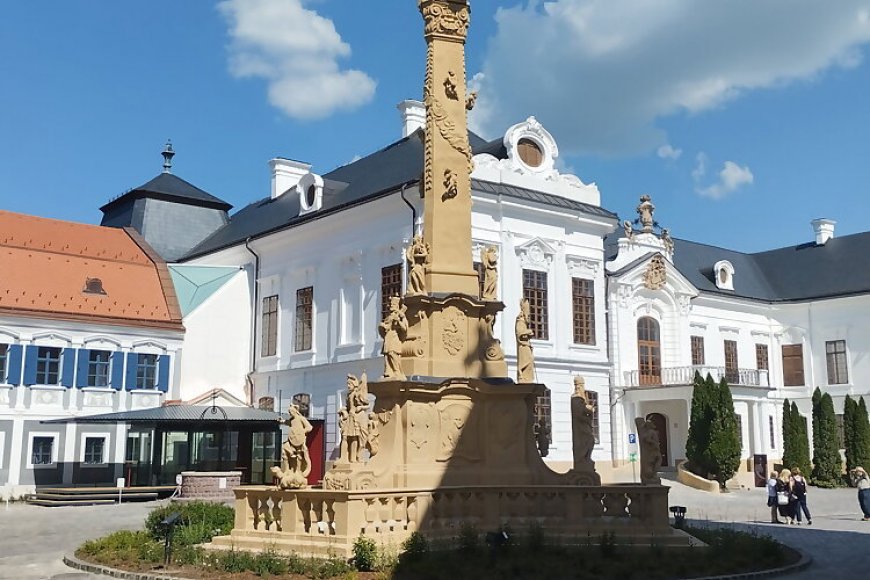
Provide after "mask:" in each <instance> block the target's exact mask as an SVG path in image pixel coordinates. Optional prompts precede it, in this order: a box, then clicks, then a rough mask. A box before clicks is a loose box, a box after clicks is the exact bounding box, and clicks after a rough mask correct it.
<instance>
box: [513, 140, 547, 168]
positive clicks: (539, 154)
mask: <svg viewBox="0 0 870 580" xmlns="http://www.w3.org/2000/svg"><path fill="white" fill-rule="evenodd" d="M517 153H519V156H520V160H522V162H523V163H525V164H526V165H528V166H529V167H538V166H540V165H541V163H542V162H543V160H544V152H543V151H541V146H540V145H538V144H537V143H535V142H534V141H532V140H531V139H528V138H526V137H524V138H522V139H520V140H519V142H518V143H517Z"/></svg>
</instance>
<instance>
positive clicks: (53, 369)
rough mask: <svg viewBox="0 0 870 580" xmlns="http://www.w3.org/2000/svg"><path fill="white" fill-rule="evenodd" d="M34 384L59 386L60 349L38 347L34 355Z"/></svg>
mask: <svg viewBox="0 0 870 580" xmlns="http://www.w3.org/2000/svg"><path fill="white" fill-rule="evenodd" d="M36 384H38V385H57V384H60V349H59V348H51V347H47V346H40V347H39V350H38V351H37V355H36Z"/></svg>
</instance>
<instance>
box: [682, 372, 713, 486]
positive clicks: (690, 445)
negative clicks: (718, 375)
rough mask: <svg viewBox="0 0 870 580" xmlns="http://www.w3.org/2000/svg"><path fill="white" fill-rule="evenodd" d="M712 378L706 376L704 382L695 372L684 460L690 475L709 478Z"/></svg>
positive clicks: (699, 374)
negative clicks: (690, 472)
mask: <svg viewBox="0 0 870 580" xmlns="http://www.w3.org/2000/svg"><path fill="white" fill-rule="evenodd" d="M712 383H713V378H712V377H711V376H710V375H709V374H708V375H707V378H706V380H705V379H704V378H703V377H701V373H699V372H698V371H695V379H694V384H693V387H692V410H691V414H690V418H689V435H688V438H687V440H686V459H687V460H688V467H689V470H691V471H692V473H695V474H697V475H700V476H701V477H709V476H710V472H711V467H712V465H711V463H710V455H709V452H708V445H709V442H710V427H711V424H712V422H713V401H712V396H711V395H712V393H711V390H710V385H711V384H712Z"/></svg>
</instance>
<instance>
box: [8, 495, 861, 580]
mask: <svg viewBox="0 0 870 580" xmlns="http://www.w3.org/2000/svg"><path fill="white" fill-rule="evenodd" d="M665 484H667V485H669V486H671V492H670V500H669V503H670V505H684V506H686V507H687V509H688V511H687V514H686V515H687V518H688V520H689V521H690V523H692V522H695V523H699V524H701V523H710V524H716V525H733V526H735V527H738V528H740V529H744V530H749V531H755V532H757V533H760V534H768V535H770V536H773V537H774V538H776V539H778V540H780V541H782V542H784V543H785V544H788V545H790V546H794V547H795V548H798V549H800V550H803V551H805V552H807V553H809V554H810V555H811V556H812V557H813V565H812V566H811V567H810V568H809V569H807V570H806V571H804V572H800V573H798V574H795V575H792V576H790V577H791V578H799V579H810V578H824V579H831V580H833V579H838V578H865V577H867V574H868V570H870V522H863V521H861V517H860V511H859V509H858V501H857V497H856V495H857V494H856V492H855V490H853V489H835V490H822V489H816V488H810V493H809V502H808V503H809V508H810V511H811V512H812V514H813V525H812V526H807V525H806V523H804V525H802V526H787V525H772V524H770V523H769V517H770V510H769V508H767V506H766V501H767V494H766V491H765V490H764V489H752V490H741V491H734V492H731V493H724V494H709V493H706V492H702V491H698V490H695V489H691V488H688V487H686V486H683V485H681V484H678V483H675V482H671V481H665ZM162 503H163V502H148V503H127V504H122V505H120V506H118V505H109V506H92V507H62V508H43V507H35V506H28V505H22V504H11V505H9V507H8V508H7V507H4V506H3V505H2V504H0V530H2V536H0V537H2V540H0V579H4V580H7V579H8V580H37V579H39V580H44V579H51V580H84V579H103V578H105V576H94V575H91V574H85V573H82V572H78V571H76V570H73V569H72V568H68V567H67V566H66V565H64V563H63V562H62V561H61V558H62V557H63V555H64V554H68V553H72V552H73V551H74V550H75V548H76V547H78V546H79V545H80V544H81V543H82V542H84V541H85V540H87V539H90V538H96V537H99V536H102V535H105V534H107V533H109V532H111V531H114V530H121V529H141V527H142V524H143V522H144V520H145V516H146V515H147V514H148V512H149V511H150V510H152V509H154V508H155V507H157V506H158V505H161V504H162Z"/></svg>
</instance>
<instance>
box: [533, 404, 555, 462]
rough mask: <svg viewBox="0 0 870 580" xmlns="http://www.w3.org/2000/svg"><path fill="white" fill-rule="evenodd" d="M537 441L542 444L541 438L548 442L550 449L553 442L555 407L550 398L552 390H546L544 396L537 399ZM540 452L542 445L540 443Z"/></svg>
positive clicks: (535, 427) (535, 426) (535, 428)
mask: <svg viewBox="0 0 870 580" xmlns="http://www.w3.org/2000/svg"><path fill="white" fill-rule="evenodd" d="M534 430H535V441H538V442H540V440H541V436H543V437H545V438H546V440H547V443H546V446H547V447H548V448H549V444H550V442H551V441H552V440H553V405H552V399H551V397H550V389H544V394H543V395H540V396H539V397H536V398H535V425H534ZM538 445H539V447H538V449H539V450H540V443H538Z"/></svg>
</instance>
